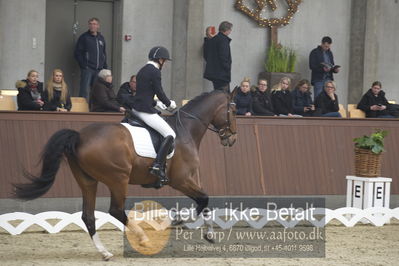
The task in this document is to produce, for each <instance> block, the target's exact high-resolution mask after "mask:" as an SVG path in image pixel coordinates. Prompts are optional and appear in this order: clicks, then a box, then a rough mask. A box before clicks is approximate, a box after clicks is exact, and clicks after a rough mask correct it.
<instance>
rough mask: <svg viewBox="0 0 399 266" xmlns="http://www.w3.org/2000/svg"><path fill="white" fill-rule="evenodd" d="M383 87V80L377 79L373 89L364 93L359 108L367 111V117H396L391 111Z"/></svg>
mask: <svg viewBox="0 0 399 266" xmlns="http://www.w3.org/2000/svg"><path fill="white" fill-rule="evenodd" d="M381 88H382V84H381V82H379V81H375V82H374V83H373V85H372V86H371V89H369V90H368V91H367V92H366V94H364V95H363V97H362V99H361V100H360V102H359V104H358V105H357V108H358V109H360V110H363V111H364V112H365V113H366V117H371V118H394V116H393V115H391V112H390V111H389V108H388V107H389V103H388V100H387V99H386V98H385V92H384V91H383V90H381Z"/></svg>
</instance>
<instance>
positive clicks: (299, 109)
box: [291, 79, 316, 116]
mask: <svg viewBox="0 0 399 266" xmlns="http://www.w3.org/2000/svg"><path fill="white" fill-rule="evenodd" d="M311 94H312V93H311V92H310V82H309V81H308V80H307V79H302V80H300V81H299V82H298V84H297V86H296V88H295V90H293V91H292V92H291V96H292V104H293V108H294V113H295V114H297V115H301V116H313V114H314V112H315V110H316V108H315V106H314V104H313V101H312V97H311Z"/></svg>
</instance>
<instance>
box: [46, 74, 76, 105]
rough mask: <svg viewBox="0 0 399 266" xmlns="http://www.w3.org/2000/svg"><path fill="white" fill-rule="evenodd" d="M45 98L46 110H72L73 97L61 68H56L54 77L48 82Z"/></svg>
mask: <svg viewBox="0 0 399 266" xmlns="http://www.w3.org/2000/svg"><path fill="white" fill-rule="evenodd" d="M43 99H44V107H43V110H45V111H57V112H68V111H70V110H71V108H72V103H71V97H70V95H69V92H68V86H67V84H66V83H65V81H64V73H63V72H62V70H61V69H54V71H53V76H52V78H51V79H50V80H49V81H48V82H47V87H46V90H45V91H44V93H43Z"/></svg>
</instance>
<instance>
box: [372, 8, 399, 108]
mask: <svg viewBox="0 0 399 266" xmlns="http://www.w3.org/2000/svg"><path fill="white" fill-rule="evenodd" d="M379 7H380V12H379V15H380V16H378V17H377V21H376V23H377V25H378V26H377V29H378V30H377V31H376V33H377V40H378V42H377V43H378V51H377V54H378V55H377V60H378V62H366V64H375V63H376V64H377V73H376V75H375V77H368V80H367V81H368V83H367V84H365V85H366V86H367V87H366V88H365V90H367V89H369V88H370V86H371V83H372V82H373V81H375V80H379V81H381V82H382V89H383V90H384V91H385V92H386V97H387V99H388V100H395V101H396V102H397V103H399V85H398V75H399V45H398V44H399V3H397V2H395V1H394V0H388V1H386V0H384V1H379ZM367 81H366V82H367Z"/></svg>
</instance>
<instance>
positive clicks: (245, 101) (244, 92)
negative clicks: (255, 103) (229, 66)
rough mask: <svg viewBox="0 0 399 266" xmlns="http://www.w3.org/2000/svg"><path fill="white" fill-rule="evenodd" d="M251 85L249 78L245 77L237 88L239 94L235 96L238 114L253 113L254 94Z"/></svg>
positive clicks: (246, 114)
mask: <svg viewBox="0 0 399 266" xmlns="http://www.w3.org/2000/svg"><path fill="white" fill-rule="evenodd" d="M250 86H251V85H250V81H249V78H244V80H243V81H242V82H241V86H240V88H239V89H238V90H237V94H236V96H235V97H234V102H235V103H236V109H237V115H245V116H251V115H252V95H251V92H250Z"/></svg>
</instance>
